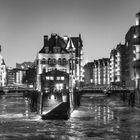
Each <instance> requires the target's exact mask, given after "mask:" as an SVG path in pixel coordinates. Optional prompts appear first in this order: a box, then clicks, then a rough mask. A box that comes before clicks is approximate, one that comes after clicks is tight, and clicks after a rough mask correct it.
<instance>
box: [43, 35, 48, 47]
mask: <svg viewBox="0 0 140 140" xmlns="http://www.w3.org/2000/svg"><path fill="white" fill-rule="evenodd" d="M47 42H48V36H47V35H44V46H46V45H47Z"/></svg>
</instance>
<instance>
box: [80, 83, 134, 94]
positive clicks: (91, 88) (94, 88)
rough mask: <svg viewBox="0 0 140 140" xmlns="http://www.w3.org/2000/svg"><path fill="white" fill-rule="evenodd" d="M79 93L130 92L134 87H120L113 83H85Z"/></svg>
mask: <svg viewBox="0 0 140 140" xmlns="http://www.w3.org/2000/svg"><path fill="white" fill-rule="evenodd" d="M79 91H80V93H87V92H88V93H91V92H92V93H104V94H111V93H120V92H126V93H130V92H133V91H134V88H130V87H120V86H115V85H113V86H112V85H92V84H90V85H86V86H84V87H83V88H81V89H80V90H79Z"/></svg>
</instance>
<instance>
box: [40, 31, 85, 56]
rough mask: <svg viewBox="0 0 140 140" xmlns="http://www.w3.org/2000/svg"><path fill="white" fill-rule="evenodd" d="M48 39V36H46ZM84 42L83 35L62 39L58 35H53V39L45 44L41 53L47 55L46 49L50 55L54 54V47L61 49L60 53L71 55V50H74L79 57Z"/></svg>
mask: <svg viewBox="0 0 140 140" xmlns="http://www.w3.org/2000/svg"><path fill="white" fill-rule="evenodd" d="M45 37H46V36H45ZM82 46H83V45H82V40H81V35H79V37H70V38H69V37H66V36H65V37H63V38H62V37H60V36H59V35H57V34H51V37H50V38H49V39H48V38H47V40H45V42H44V46H43V48H42V49H41V50H40V51H39V53H46V49H49V52H50V53H53V50H54V47H60V48H61V51H60V53H61V52H62V51H63V52H66V53H69V51H70V49H74V50H75V52H76V56H79V55H80V54H79V49H78V48H82Z"/></svg>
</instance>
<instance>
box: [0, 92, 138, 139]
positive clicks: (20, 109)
mask: <svg viewBox="0 0 140 140" xmlns="http://www.w3.org/2000/svg"><path fill="white" fill-rule="evenodd" d="M21 138H22V139H27V140H28V139H34V140H36V139H42V140H43V139H52V140H56V139H60V140H93V139H95V140H125V139H127V140H139V139H140V111H138V110H135V109H134V108H130V107H128V106H126V105H125V104H124V103H123V102H121V101H120V100H119V99H113V98H112V99H110V98H106V97H92V98H90V97H82V98H81V105H80V107H79V108H78V109H77V110H75V111H73V113H72V114H71V117H70V119H69V120H68V121H61V120H59V121H57V120H54V121H49V120H46V121H43V120H41V119H40V116H39V115H37V113H36V112H32V110H31V109H30V100H29V99H28V98H22V97H7V96H5V95H3V96H1V98H0V139H6V140H9V139H21Z"/></svg>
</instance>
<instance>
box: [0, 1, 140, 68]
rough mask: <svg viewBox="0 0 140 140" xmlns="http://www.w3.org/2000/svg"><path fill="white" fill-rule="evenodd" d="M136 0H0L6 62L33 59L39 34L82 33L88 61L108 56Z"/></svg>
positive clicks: (131, 18) (0, 39)
mask: <svg viewBox="0 0 140 140" xmlns="http://www.w3.org/2000/svg"><path fill="white" fill-rule="evenodd" d="M139 11H140V0H0V44H1V46H2V55H3V57H4V59H5V62H6V64H7V65H8V66H12V67H15V64H16V62H17V63H22V62H24V61H34V59H35V57H36V54H37V52H38V51H39V50H40V49H41V48H42V47H43V36H44V35H49V36H50V35H51V33H58V34H59V35H60V36H63V35H68V36H78V35H79V33H81V35H82V39H83V45H84V56H85V58H87V59H88V60H89V61H91V60H94V59H99V58H102V57H109V53H110V51H111V49H113V48H115V47H116V45H117V44H118V43H120V42H124V37H125V34H126V32H127V31H128V29H129V28H130V26H132V25H134V24H135V14H136V13H137V12H139Z"/></svg>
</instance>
